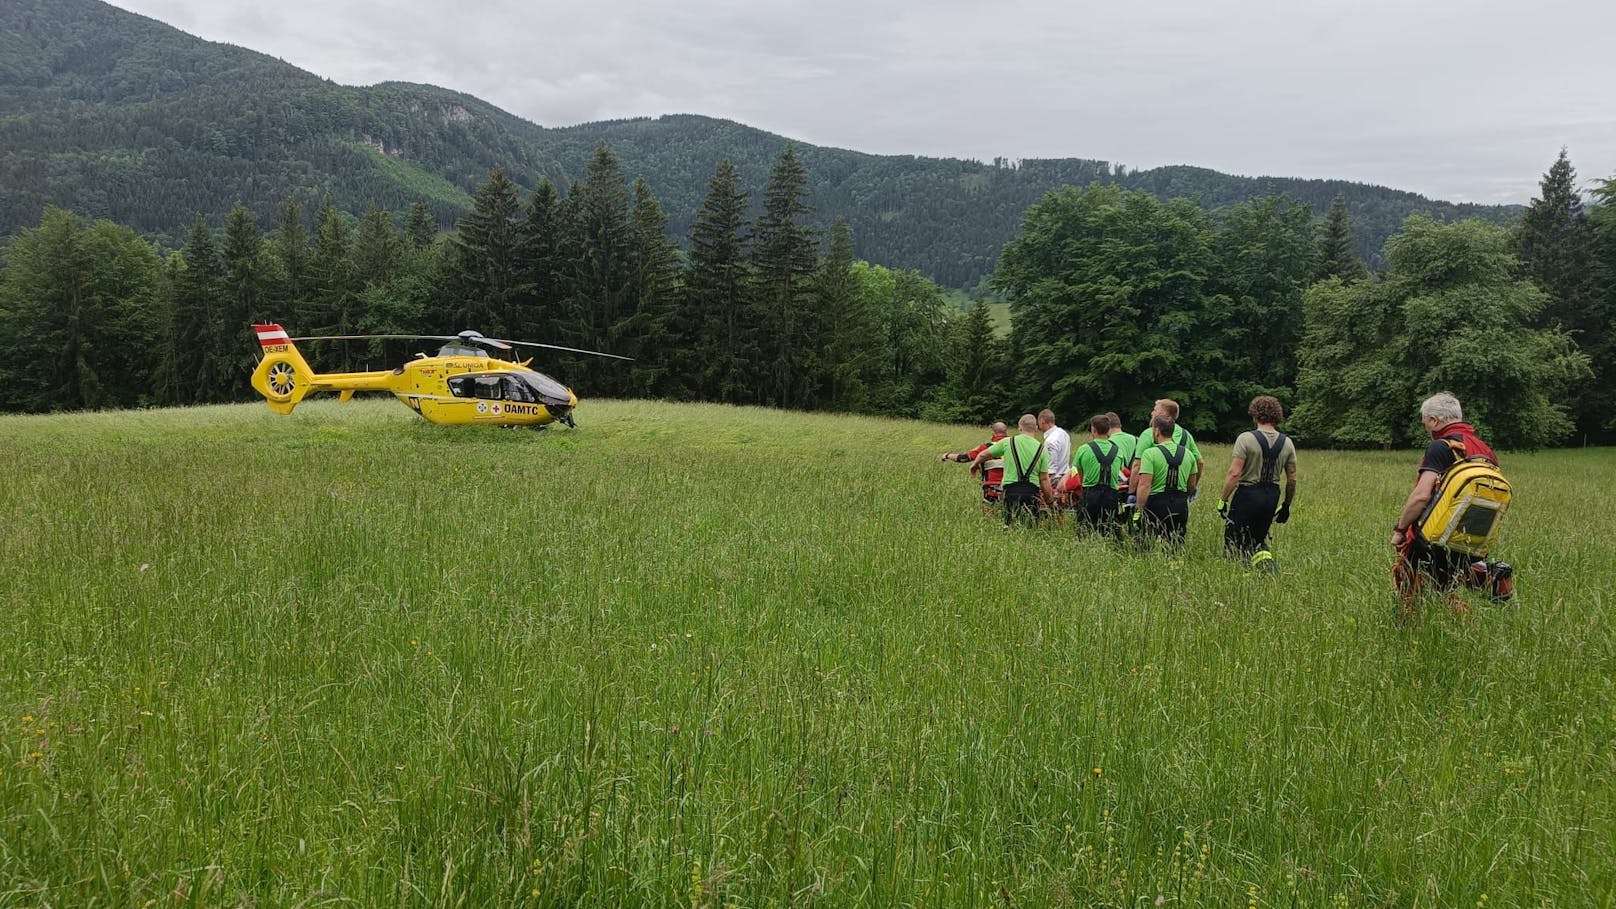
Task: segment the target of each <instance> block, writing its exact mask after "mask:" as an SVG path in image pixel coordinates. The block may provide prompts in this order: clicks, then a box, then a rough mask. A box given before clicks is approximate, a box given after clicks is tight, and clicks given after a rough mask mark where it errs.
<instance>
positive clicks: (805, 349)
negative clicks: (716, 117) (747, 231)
mask: <svg viewBox="0 0 1616 909" xmlns="http://www.w3.org/2000/svg"><path fill="white" fill-rule="evenodd" d="M807 191H808V171H807V170H806V169H804V168H803V166H802V162H800V161H799V160H797V154H796V152H795V151H794V150H793V149H792V147H791V146H790V145H787V146H786V148H785V150H784V151H782V152H781V153H780V157H779V159H778V160H776V161H775V165H774V168H773V170H772V171H771V172H770V173H769V182H768V185H767V186H766V187H765V188H764V190H763V213H762V215H761V216H760V217H759V218H758V222H757V229H756V231H755V233H754V234H753V238H752V269H753V278H754V280H755V291H754V301H755V303H756V306H757V310H758V317H759V320H760V325H759V336H760V341H761V344H762V351H761V353H762V364H761V365H762V367H763V369H764V374H765V376H766V377H767V378H766V380H765V388H764V392H763V400H764V401H765V402H767V403H769V404H773V405H775V406H778V407H795V406H798V403H799V402H798V398H799V397H800V396H801V394H802V390H801V389H800V388H799V387H798V386H799V384H800V382H799V380H798V376H799V372H800V371H801V369H802V367H803V365H804V363H805V362H806V361H807V360H809V359H811V358H812V354H811V351H812V350H813V349H814V346H815V344H814V338H815V336H816V333H817V331H818V329H819V328H820V325H819V324H818V318H817V316H816V314H815V312H814V309H815V303H816V299H815V295H814V271H815V269H816V268H817V267H818V264H819V263H818V257H817V247H818V243H819V241H818V237H817V235H816V234H815V232H814V230H813V228H811V227H809V226H807V225H806V224H805V223H803V222H804V220H805V219H806V218H807V216H808V215H809V214H811V213H812V212H813V209H812V208H811V207H809V205H808V203H807V202H806V201H805V199H804V196H806V194H807Z"/></svg>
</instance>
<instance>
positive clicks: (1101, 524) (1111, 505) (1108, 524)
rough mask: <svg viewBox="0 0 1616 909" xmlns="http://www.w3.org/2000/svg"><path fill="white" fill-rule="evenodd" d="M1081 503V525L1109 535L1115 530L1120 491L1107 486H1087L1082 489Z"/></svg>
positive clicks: (1120, 496) (1120, 499) (1119, 517)
mask: <svg viewBox="0 0 1616 909" xmlns="http://www.w3.org/2000/svg"><path fill="white" fill-rule="evenodd" d="M1080 504H1081V509H1082V514H1083V525H1082V526H1086V527H1088V528H1089V529H1090V530H1093V531H1095V532H1096V533H1103V534H1105V535H1107V536H1110V535H1112V534H1114V533H1116V532H1117V525H1118V524H1119V523H1120V521H1121V515H1120V514H1119V513H1118V511H1117V509H1118V508H1119V507H1120V506H1121V505H1122V493H1121V492H1120V491H1118V490H1116V489H1112V488H1110V487H1108V486H1088V487H1084V489H1083V499H1082V502H1081V503H1080Z"/></svg>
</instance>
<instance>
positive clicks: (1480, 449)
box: [1436, 423, 1498, 465]
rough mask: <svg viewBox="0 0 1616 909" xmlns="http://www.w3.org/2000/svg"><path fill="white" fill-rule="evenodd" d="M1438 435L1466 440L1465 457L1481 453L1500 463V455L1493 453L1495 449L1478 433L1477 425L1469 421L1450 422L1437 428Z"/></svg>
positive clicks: (1488, 458)
mask: <svg viewBox="0 0 1616 909" xmlns="http://www.w3.org/2000/svg"><path fill="white" fill-rule="evenodd" d="M1436 437H1437V438H1439V439H1452V438H1455V437H1457V438H1459V439H1461V440H1463V442H1464V456H1465V457H1467V458H1473V457H1475V456H1476V455H1481V456H1482V457H1484V458H1486V459H1487V460H1489V461H1491V462H1493V464H1495V465H1496V464H1497V463H1498V455H1495V454H1493V450H1492V449H1491V448H1489V447H1488V446H1487V443H1486V442H1483V441H1482V440H1481V439H1480V437H1478V436H1477V435H1476V427H1474V426H1471V425H1470V424H1469V423H1449V424H1448V425H1446V426H1444V427H1442V428H1441V429H1439V430H1437V433H1436Z"/></svg>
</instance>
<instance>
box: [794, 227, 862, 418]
mask: <svg viewBox="0 0 1616 909" xmlns="http://www.w3.org/2000/svg"><path fill="white" fill-rule="evenodd" d="M815 293H816V294H817V296H818V301H817V303H816V306H815V311H816V314H817V317H818V318H819V320H820V325H819V331H818V338H819V345H818V348H817V349H816V351H815V357H814V360H813V364H812V366H811V368H810V370H809V375H810V377H811V380H812V383H813V384H812V388H813V401H812V405H813V406H816V407H824V408H828V409H830V410H858V409H860V408H862V407H863V406H864V403H865V399H866V378H867V377H868V376H869V375H870V372H871V370H872V368H873V362H874V359H875V356H874V355H875V348H874V343H875V336H876V319H875V314H874V312H873V311H872V310H871V307H870V301H869V297H868V295H866V294H864V293H863V292H862V288H861V287H860V285H859V282H858V279H857V277H856V276H855V275H854V273H853V234H852V231H851V230H850V229H849V228H848V226H847V221H846V220H845V219H842V218H837V219H836V221H835V223H833V224H832V225H831V228H830V248H829V250H828V251H827V252H826V253H825V258H824V259H823V260H822V261H821V262H820V266H819V275H818V280H817V281H816V282H815Z"/></svg>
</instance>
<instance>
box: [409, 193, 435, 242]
mask: <svg viewBox="0 0 1616 909" xmlns="http://www.w3.org/2000/svg"><path fill="white" fill-rule="evenodd" d="M437 238H438V222H437V219H436V218H434V217H432V209H430V208H428V207H427V204H426V202H425V201H424V200H422V199H416V200H415V203H414V204H413V205H411V206H410V213H409V215H408V217H407V218H406V220H405V222H404V241H405V244H406V245H407V246H409V248H410V249H412V250H419V249H424V248H426V247H428V246H431V245H432V241H433V240H436V239H437Z"/></svg>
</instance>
